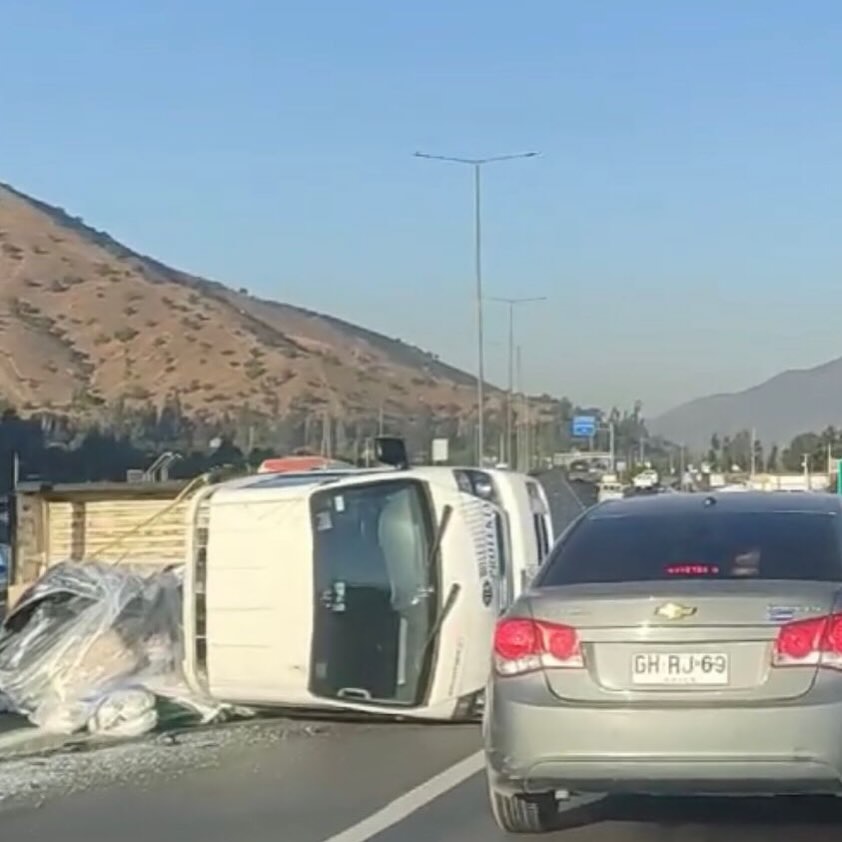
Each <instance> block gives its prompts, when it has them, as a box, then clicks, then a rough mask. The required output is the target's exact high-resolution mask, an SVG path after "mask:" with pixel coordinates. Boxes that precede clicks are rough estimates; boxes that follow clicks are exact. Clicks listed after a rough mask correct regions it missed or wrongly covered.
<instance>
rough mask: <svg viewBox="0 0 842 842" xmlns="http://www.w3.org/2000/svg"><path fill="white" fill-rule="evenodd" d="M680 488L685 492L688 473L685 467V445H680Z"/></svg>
mask: <svg viewBox="0 0 842 842" xmlns="http://www.w3.org/2000/svg"><path fill="white" fill-rule="evenodd" d="M678 470H679V474H678V477H679V479H678V487H679V489H681V491H684V474H685V472H686V470H687V469H686V468H685V466H684V445H683V444H680V445H678Z"/></svg>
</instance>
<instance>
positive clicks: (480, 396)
mask: <svg viewBox="0 0 842 842" xmlns="http://www.w3.org/2000/svg"><path fill="white" fill-rule="evenodd" d="M537 155H538V153H537V152H521V153H519V154H516V155H496V156H494V157H492V158H456V157H451V156H449V155H429V154H427V153H425V152H416V153H415V157H416V158H427V159H430V160H433V161H447V162H449V163H453V164H463V165H464V166H469V167H471V169H472V170H473V173H474V275H475V284H476V293H475V298H476V313H477V465H478V466H480V467H482V464H483V458H484V456H485V341H484V335H483V333H484V323H483V307H482V304H483V293H482V201H481V199H482V196H481V182H482V168H483V167H484V166H485V165H486V164H495V163H498V162H500V161H513V160H515V159H518V158H534V157H536V156H537Z"/></svg>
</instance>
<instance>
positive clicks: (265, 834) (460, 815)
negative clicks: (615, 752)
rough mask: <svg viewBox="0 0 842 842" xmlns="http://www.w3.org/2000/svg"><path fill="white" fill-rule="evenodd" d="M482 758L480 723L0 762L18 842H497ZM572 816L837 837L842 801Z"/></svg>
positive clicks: (630, 803) (342, 729)
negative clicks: (54, 841)
mask: <svg viewBox="0 0 842 842" xmlns="http://www.w3.org/2000/svg"><path fill="white" fill-rule="evenodd" d="M478 748H479V735H478V733H477V728H476V727H469V726H417V725H394V724H387V725H384V724H377V725H374V724H372V725H360V724H340V725H336V724H332V725H318V724H313V723H311V724H309V725H305V724H303V723H298V724H292V725H291V724H290V723H285V722H269V723H257V724H249V725H245V726H234V727H232V728H228V729H223V730H221V731H219V730H217V731H207V732H203V733H201V734H196V733H194V734H193V735H190V736H185V738H184V742H178V743H176V744H172V745H169V744H167V743H166V741H163V740H162V739H161V738H158V739H157V740H155V741H152V742H151V743H150V742H144V743H140V744H136V745H133V746H123V747H119V748H112V749H105V750H101V751H98V752H91V753H87V754H81V755H67V756H53V757H52V758H46V759H43V760H38V761H31V760H30V761H20V762H17V763H12V764H5V765H3V766H0V826H1V827H2V832H3V838H4V839H10V840H15V842H23V840H33V842H35V841H36V840H37V842H42V840H46V839H57V840H61V842H97V841H98V840H103V842H106V841H107V842H148V840H150V839H156V840H162V842H163V841H164V840H166V841H167V842H168V840H178V842H231V840H233V839H237V840H242V842H363V840H368V839H371V840H375V842H494V840H498V839H505V838H507V837H506V836H505V835H503V834H501V833H500V832H499V831H498V830H497V829H496V827H495V826H494V824H493V822H492V819H491V817H490V814H489V812H488V808H487V805H486V796H485V782H484V777H483V774H482V772H481V771H479V769H480V764H481V758H480V757H479V756H478V754H477V750H478ZM13 778H14V779H15V780H13ZM10 793H16V794H15V795H13V796H10V797H9V798H6V797H4V796H7V795H9V794H10ZM560 821H563V822H564V824H565V825H566V826H567V829H562V830H559V831H558V832H554V833H552V834H550V835H548V836H546V837H544V838H546V839H547V840H549V842H558V841H559V840H565V842H671V840H675V842H679V840H680V842H708V840H710V842H714V841H715V842H722V840H729V841H730V840H734V842H737V840H739V842H754V840H757V842H760V840H762V842H778V840H780V842H784V840H786V842H792V840H793V839H798V840H799V842H825V840H828V842H830V840H834V842H837V840H838V839H839V838H840V832H842V803H840V804H837V802H835V801H833V800H828V801H820V800H809V801H806V802H804V803H802V804H796V803H792V802H784V803H778V802H772V801H764V800H762V799H761V800H750V801H740V802H736V801H734V802H729V801H727V800H711V801H704V802H698V803H693V802H688V801H658V800H642V799H617V800H606V801H597V802H595V803H592V804H590V805H586V806H581V807H575V808H572V809H570V810H568V811H567V812H566V813H563V814H562V815H561V816H560Z"/></svg>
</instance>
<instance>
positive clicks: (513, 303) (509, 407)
mask: <svg viewBox="0 0 842 842" xmlns="http://www.w3.org/2000/svg"><path fill="white" fill-rule="evenodd" d="M489 300H490V301H499V302H500V303H501V304H506V305H508V308H509V383H508V392H509V394H508V398H507V400H506V437H507V438H506V440H507V445H506V458H507V459H508V461H509V463H510V464H511V463H512V435H513V432H514V431H513V429H512V428H513V424H514V379H515V371H514V370H515V307H517V306H518V305H519V304H530V303H532V302H535V301H546V300H547V298H546V296H544V295H541V296H536V297H533V298H500V297H492V298H490V299H489Z"/></svg>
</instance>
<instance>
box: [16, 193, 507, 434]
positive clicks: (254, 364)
mask: <svg viewBox="0 0 842 842" xmlns="http://www.w3.org/2000/svg"><path fill="white" fill-rule="evenodd" d="M474 382H475V381H474V378H473V377H471V376H470V375H467V374H465V373H464V372H462V371H459V370H458V369H456V368H453V367H451V366H448V365H445V364H444V363H442V362H440V361H439V360H438V359H437V358H436V357H435V356H434V355H432V354H429V353H426V352H424V351H421V350H419V349H418V348H414V347H412V346H409V345H407V344H404V343H402V342H400V341H399V340H393V339H388V338H387V337H385V336H382V335H380V334H377V333H374V332H372V331H369V330H365V329H364V328H360V327H357V326H355V325H351V324H348V323H347V322H343V321H341V320H339V319H335V318H332V317H330V316H324V315H321V314H318V313H312V312H309V311H307V310H303V309H300V308H298V307H292V306H290V305H287V304H279V303H276V302H273V301H265V300H261V299H259V298H255V297H252V296H250V295H248V294H246V293H245V292H243V291H241V292H235V291H234V290H233V289H229V288H228V287H226V286H223V285H222V284H219V283H216V282H212V281H208V280H205V279H203V278H199V277H195V276H193V275H189V274H186V273H183V272H179V271H177V270H175V269H171V268H170V267H168V266H165V265H163V264H162V263H159V262H158V261H156V260H153V259H151V258H148V257H145V256H143V255H140V254H137V253H135V252H133V251H131V250H130V249H128V248H126V247H125V246H123V245H121V244H120V243H118V242H116V241H115V240H113V239H112V238H111V237H109V236H108V235H107V234H104V233H102V232H99V231H96V230H94V229H92V228H90V227H88V226H87V225H85V224H84V223H83V222H82V220H80V219H76V218H73V217H71V216H69V215H68V214H67V213H65V211H63V210H61V209H60V208H55V207H52V206H50V205H47V204H45V203H43V202H40V201H37V200H35V199H32V198H31V197H29V196H26V195H24V194H22V193H20V192H18V191H16V190H14V189H13V188H11V187H9V186H6V185H2V184H0V398H5V399H6V401H7V402H9V403H11V404H13V405H14V406H16V407H20V408H23V409H27V410H34V409H47V408H53V409H56V410H62V411H70V412H78V413H85V414H90V413H95V412H96V407H98V406H101V405H103V404H106V403H110V402H111V401H113V400H115V399H117V398H118V397H123V398H125V399H126V400H127V402H128V403H129V404H131V402H138V403H145V402H148V401H153V402H156V403H160V402H162V401H163V400H164V398H165V397H166V396H167V395H168V394H172V393H176V392H177V393H178V394H179V397H180V400H181V405H182V407H183V408H184V409H185V410H186V411H188V412H193V413H198V412H206V413H208V414H210V415H218V414H221V413H222V412H223V411H225V410H231V409H235V408H242V407H243V406H244V405H249V406H250V407H251V408H252V409H254V410H257V411H261V412H265V413H266V414H268V415H283V414H285V413H287V412H289V411H291V410H295V409H312V410H320V411H321V410H328V411H330V413H331V414H332V415H334V416H336V417H345V418H353V417H359V416H365V415H368V416H371V415H372V414H374V413H377V412H378V411H379V410H380V408H381V407H383V409H384V411H385V412H386V413H388V414H390V415H397V414H408V415H412V414H415V413H416V412H417V411H418V410H419V408H421V407H423V406H425V405H426V406H428V407H429V408H430V409H431V410H433V412H434V413H435V414H436V415H450V416H465V415H467V414H469V413H470V412H471V411H472V410H473V407H474V399H475V398H474V396H475V386H474ZM499 397H500V396H499V393H492V395H491V399H490V401H489V404H490V405H491V404H493V403H496V402H497V401H498V400H499Z"/></svg>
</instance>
